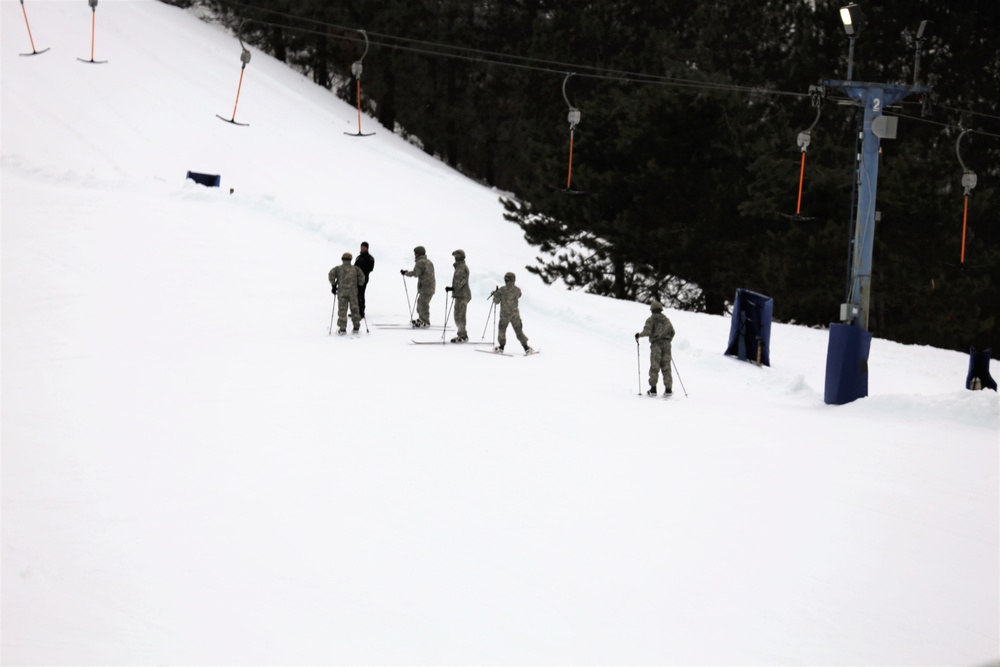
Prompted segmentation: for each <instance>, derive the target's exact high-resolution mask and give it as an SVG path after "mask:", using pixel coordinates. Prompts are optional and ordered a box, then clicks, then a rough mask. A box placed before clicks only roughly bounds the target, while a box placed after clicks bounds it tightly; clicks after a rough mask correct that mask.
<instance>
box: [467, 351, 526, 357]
mask: <svg viewBox="0 0 1000 667" xmlns="http://www.w3.org/2000/svg"><path fill="white" fill-rule="evenodd" d="M476 352H485V353H486V354H492V355H494V356H497V357H522V356H523V357H531V356H534V355H536V354H538V353H540V352H541V350H534V349H533V350H530V351H528V352H525V353H524V354H511V353H510V352H504V351H503V350H476Z"/></svg>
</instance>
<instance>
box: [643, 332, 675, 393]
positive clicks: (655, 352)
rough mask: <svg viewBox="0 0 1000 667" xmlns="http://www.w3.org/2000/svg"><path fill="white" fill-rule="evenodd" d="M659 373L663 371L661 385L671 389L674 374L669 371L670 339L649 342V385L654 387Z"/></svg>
mask: <svg viewBox="0 0 1000 667" xmlns="http://www.w3.org/2000/svg"><path fill="white" fill-rule="evenodd" d="M660 373H663V386H664V388H665V389H670V390H671V391H672V390H673V387H674V376H673V374H672V373H671V372H670V341H658V342H656V343H653V342H651V343H650V344H649V386H650V387H653V388H655V387H656V381H657V380H658V379H659V375H660Z"/></svg>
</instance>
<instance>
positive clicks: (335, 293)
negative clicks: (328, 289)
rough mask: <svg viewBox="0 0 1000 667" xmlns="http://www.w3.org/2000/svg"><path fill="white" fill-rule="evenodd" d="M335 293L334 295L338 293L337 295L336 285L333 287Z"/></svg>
mask: <svg viewBox="0 0 1000 667" xmlns="http://www.w3.org/2000/svg"><path fill="white" fill-rule="evenodd" d="M333 293H334V294H336V293H337V286H336V285H334V286H333Z"/></svg>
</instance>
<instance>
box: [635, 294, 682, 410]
mask: <svg viewBox="0 0 1000 667" xmlns="http://www.w3.org/2000/svg"><path fill="white" fill-rule="evenodd" d="M649 309H650V310H651V311H653V314H652V315H650V316H649V319H647V320H646V324H645V326H643V328H642V331H640V332H639V333H637V334H636V335H635V339H636V340H639V338H641V337H643V336H649V394H651V395H656V381H657V380H658V379H659V374H660V373H663V386H664V390H663V393H665V394H670V393H672V391H673V386H674V376H673V374H672V373H671V372H670V342H671V341H672V340H673V339H674V325H673V324H671V323H670V320H669V319H667V316H666V315H664V314H663V304H662V303H660V302H658V301H654V302H653V303H652V304H651V305H650V307H649Z"/></svg>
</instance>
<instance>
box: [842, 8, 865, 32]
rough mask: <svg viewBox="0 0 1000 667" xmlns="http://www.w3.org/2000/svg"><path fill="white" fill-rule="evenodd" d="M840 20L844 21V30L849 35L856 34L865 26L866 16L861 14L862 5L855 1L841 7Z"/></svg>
mask: <svg viewBox="0 0 1000 667" xmlns="http://www.w3.org/2000/svg"><path fill="white" fill-rule="evenodd" d="M840 20H841V21H842V22H843V23H844V32H846V33H847V34H848V35H856V34H858V33H859V32H861V28H863V27H864V17H863V15H862V14H861V7H859V6H858V5H856V4H854V3H853V2H852V3H851V4H849V5H847V6H845V7H841V8H840Z"/></svg>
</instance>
